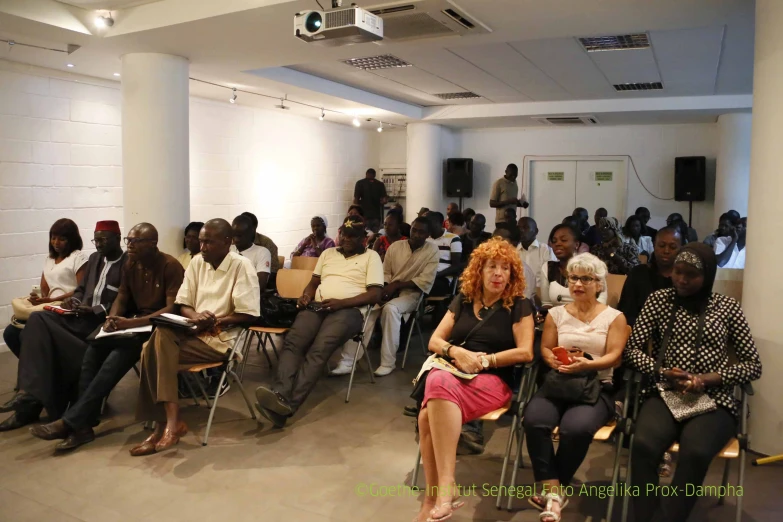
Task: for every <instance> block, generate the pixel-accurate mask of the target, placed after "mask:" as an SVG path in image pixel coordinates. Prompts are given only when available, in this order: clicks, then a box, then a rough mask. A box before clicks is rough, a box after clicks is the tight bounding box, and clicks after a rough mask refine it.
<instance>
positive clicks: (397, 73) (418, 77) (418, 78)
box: [371, 67, 465, 94]
mask: <svg viewBox="0 0 783 522" xmlns="http://www.w3.org/2000/svg"><path fill="white" fill-rule="evenodd" d="M371 74H374V75H377V76H382V77H384V78H387V79H389V80H394V81H395V82H398V83H401V84H402V85H407V86H408V87H413V88H414V89H418V90H420V91H424V92H426V93H428V94H438V93H445V92H462V91H464V90H465V89H463V88H462V87H460V86H459V85H455V84H453V83H451V82H449V81H446V80H444V79H443V78H439V77H438V76H436V75H434V74H431V73H429V72H427V71H424V70H422V69H419V68H417V67H394V68H392V69H381V70H377V71H371Z"/></svg>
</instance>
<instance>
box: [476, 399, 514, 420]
mask: <svg viewBox="0 0 783 522" xmlns="http://www.w3.org/2000/svg"><path fill="white" fill-rule="evenodd" d="M509 408H511V401H508V402H507V403H506V405H505V406H503V407H502V408H498V409H497V410H495V411H491V412H489V413H486V414H484V415H482V416H481V417H479V418H478V420H483V421H496V420H498V419H499V418H500V417H501V416H502V415H503V414H504V413H506V412H507V411H508V410H509Z"/></svg>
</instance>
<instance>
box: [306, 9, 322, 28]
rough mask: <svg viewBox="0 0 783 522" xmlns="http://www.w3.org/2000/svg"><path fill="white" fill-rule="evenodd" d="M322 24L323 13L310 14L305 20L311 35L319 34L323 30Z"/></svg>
mask: <svg viewBox="0 0 783 522" xmlns="http://www.w3.org/2000/svg"><path fill="white" fill-rule="evenodd" d="M321 24H323V18H321V13H310V14H309V15H307V18H306V19H305V29H307V30H308V31H309V32H311V33H316V32H318V31H319V30H320V29H321Z"/></svg>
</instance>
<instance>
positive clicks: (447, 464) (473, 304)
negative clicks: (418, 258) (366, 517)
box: [415, 238, 535, 522]
mask: <svg viewBox="0 0 783 522" xmlns="http://www.w3.org/2000/svg"><path fill="white" fill-rule="evenodd" d="M461 282H462V291H461V293H460V294H459V295H457V296H456V297H455V298H454V300H453V301H452V303H451V306H449V310H448V312H447V313H446V315H445V317H444V318H443V320H442V321H441V322H440V324H439V325H438V328H437V329H436V330H435V333H433V334H432V338H431V339H430V343H429V350H430V351H431V352H434V353H436V354H438V355H441V356H442V357H444V358H446V359H449V360H450V361H451V362H452V364H453V365H454V366H456V367H457V368H458V369H459V370H461V371H462V372H464V373H470V374H476V376H475V377H474V378H472V379H463V378H460V377H457V376H455V375H454V374H452V373H450V372H447V371H443V370H438V369H432V370H431V371H430V372H429V375H428V376H427V381H426V388H425V392H424V400H423V403H422V408H421V412H420V414H419V444H420V446H421V456H422V461H423V463H424V474H425V476H426V480H427V494H426V497H425V499H424V503H423V504H422V507H421V511H419V514H418V516H417V518H416V519H415V520H416V522H424V521H427V522H438V521H441V520H446V519H449V518H451V516H452V514H453V511H454V510H455V509H458V508H460V507H462V505H463V504H464V503H463V502H462V501H461V500H460V499H459V496H458V493H457V484H456V482H455V479H454V468H455V467H456V462H457V441H458V440H459V435H460V429H461V427H462V425H463V424H464V423H466V422H468V421H471V420H473V419H477V418H478V417H481V416H482V415H485V414H487V413H489V412H491V411H494V410H497V409H498V408H501V407H503V406H505V405H507V404H508V403H509V401H510V400H511V388H512V386H513V369H514V365H516V364H521V363H526V362H529V361H531V360H532V359H533V337H534V328H535V326H534V323H533V307H532V305H531V303H530V301H528V300H527V299H525V298H524V290H525V276H524V270H523V268H522V262H521V261H520V259H519V255H518V254H517V252H516V250H515V249H514V247H512V246H511V245H510V244H509V243H507V242H506V241H503V240H502V239H500V238H493V239H490V240H489V241H487V242H486V243H484V244H482V245H480V246H479V247H478V248H476V249H475V250H474V251H473V255H472V256H471V257H470V263H469V264H468V266H467V268H466V269H465V271H464V272H463V274H462V277H461ZM483 321H486V323H484V322H483Z"/></svg>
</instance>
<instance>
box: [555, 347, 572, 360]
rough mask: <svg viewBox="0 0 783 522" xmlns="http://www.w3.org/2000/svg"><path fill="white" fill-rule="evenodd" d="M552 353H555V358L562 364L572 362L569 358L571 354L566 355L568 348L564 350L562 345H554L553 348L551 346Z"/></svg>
mask: <svg viewBox="0 0 783 522" xmlns="http://www.w3.org/2000/svg"><path fill="white" fill-rule="evenodd" d="M552 353H553V354H555V357H557V360H558V361H560V362H561V363H562V364H571V363H572V362H573V361H572V360H571V356H570V355H568V350H566V349H565V348H563V347H562V346H555V347H554V348H552Z"/></svg>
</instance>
